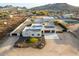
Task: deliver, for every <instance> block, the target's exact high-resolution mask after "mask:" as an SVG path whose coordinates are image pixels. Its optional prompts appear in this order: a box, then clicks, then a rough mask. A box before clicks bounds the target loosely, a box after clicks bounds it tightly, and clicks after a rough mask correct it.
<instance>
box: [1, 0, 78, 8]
mask: <svg viewBox="0 0 79 59" xmlns="http://www.w3.org/2000/svg"><path fill="white" fill-rule="evenodd" d="M12 3H15V5H17V4H21V5H19V6H25V7H27V8H33V7H37V6H41V5H46V4H54V3H67V4H70V5H73V6H79V0H22V1H21V0H1V1H0V5H1V4H2V5H5V4H12ZM12 5H14V4H12Z"/></svg>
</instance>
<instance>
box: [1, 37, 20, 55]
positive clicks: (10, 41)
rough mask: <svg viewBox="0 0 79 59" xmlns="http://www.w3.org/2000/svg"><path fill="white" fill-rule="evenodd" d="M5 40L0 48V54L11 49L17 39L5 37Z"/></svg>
mask: <svg viewBox="0 0 79 59" xmlns="http://www.w3.org/2000/svg"><path fill="white" fill-rule="evenodd" d="M6 39H7V40H6V41H5V42H4V43H3V44H2V45H1V47H0V54H2V53H3V52H5V51H6V50H9V49H10V48H12V47H13V45H14V43H15V42H16V41H17V40H18V39H19V37H17V36H13V37H7V38H6Z"/></svg>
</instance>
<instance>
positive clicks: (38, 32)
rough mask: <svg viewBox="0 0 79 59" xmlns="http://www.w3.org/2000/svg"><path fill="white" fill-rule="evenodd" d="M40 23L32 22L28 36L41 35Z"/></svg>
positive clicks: (41, 26)
mask: <svg viewBox="0 0 79 59" xmlns="http://www.w3.org/2000/svg"><path fill="white" fill-rule="evenodd" d="M42 28H43V25H42V24H32V26H31V27H30V36H31V37H41V36H42Z"/></svg>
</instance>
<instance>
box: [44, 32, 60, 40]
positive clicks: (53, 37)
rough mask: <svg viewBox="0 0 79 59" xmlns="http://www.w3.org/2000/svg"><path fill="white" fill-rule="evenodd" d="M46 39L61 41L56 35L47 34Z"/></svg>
mask: <svg viewBox="0 0 79 59" xmlns="http://www.w3.org/2000/svg"><path fill="white" fill-rule="evenodd" d="M44 37H45V39H59V37H58V35H57V34H56V33H45V36H44Z"/></svg>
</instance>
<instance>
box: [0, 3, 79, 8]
mask: <svg viewBox="0 0 79 59" xmlns="http://www.w3.org/2000/svg"><path fill="white" fill-rule="evenodd" d="M48 4H49V3H48ZM50 4H55V3H50ZM67 4H68V3H67ZM6 5H12V6H14V7H16V6H19V7H26V8H28V9H30V8H33V7H38V6H43V5H47V4H40V3H39V4H36V3H0V6H3V7H4V6H6ZM69 5H71V4H69ZM72 6H75V5H72ZM76 7H79V6H76Z"/></svg>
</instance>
